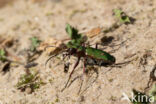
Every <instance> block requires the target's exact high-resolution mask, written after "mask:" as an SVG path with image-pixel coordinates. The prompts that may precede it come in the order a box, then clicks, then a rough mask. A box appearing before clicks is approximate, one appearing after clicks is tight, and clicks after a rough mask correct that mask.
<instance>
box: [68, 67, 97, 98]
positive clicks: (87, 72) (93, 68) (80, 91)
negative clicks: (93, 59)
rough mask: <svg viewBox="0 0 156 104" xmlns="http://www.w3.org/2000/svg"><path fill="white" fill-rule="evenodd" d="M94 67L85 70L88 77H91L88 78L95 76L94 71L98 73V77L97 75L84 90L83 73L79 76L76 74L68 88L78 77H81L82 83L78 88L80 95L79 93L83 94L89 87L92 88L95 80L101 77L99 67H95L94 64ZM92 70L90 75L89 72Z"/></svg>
mask: <svg viewBox="0 0 156 104" xmlns="http://www.w3.org/2000/svg"><path fill="white" fill-rule="evenodd" d="M91 67H92V68H89V69H86V71H85V74H86V75H87V77H89V79H88V80H90V79H91V78H92V77H93V73H96V77H95V79H94V80H93V81H92V82H91V83H90V84H89V85H88V86H87V87H86V88H85V89H84V90H83V91H82V90H81V89H82V86H83V79H82V78H83V75H82V74H81V75H78V76H76V77H75V78H73V79H72V80H71V81H70V83H69V85H68V86H67V88H69V87H70V86H71V84H72V83H73V82H74V81H76V80H77V79H79V78H80V79H81V84H80V88H79V90H78V95H79V94H83V93H84V92H85V91H87V89H88V88H90V87H91V86H92V85H93V84H94V83H95V82H96V80H97V78H98V77H99V72H98V68H95V67H94V66H91ZM91 71H93V73H92V74H91V76H88V74H89V73H90V72H91Z"/></svg>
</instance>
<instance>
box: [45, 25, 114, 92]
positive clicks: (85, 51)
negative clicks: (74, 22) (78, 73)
mask: <svg viewBox="0 0 156 104" xmlns="http://www.w3.org/2000/svg"><path fill="white" fill-rule="evenodd" d="M66 32H67V34H68V35H69V36H70V38H71V40H70V41H69V42H68V43H67V44H66V45H65V47H66V48H67V53H66V55H65V57H66V56H69V57H70V55H74V56H76V57H77V61H76V63H75V65H74V67H73V69H72V71H71V73H70V75H69V78H68V80H67V83H66V84H65V87H64V88H63V89H62V91H63V90H64V89H65V88H66V87H67V85H68V83H69V81H70V79H71V76H72V74H73V72H74V70H75V69H76V67H77V66H78V64H79V62H80V60H81V58H83V60H84V62H83V66H84V67H83V73H84V72H85V65H87V64H95V65H99V66H105V65H112V64H114V63H115V57H114V56H112V55H110V54H109V53H107V52H105V51H102V50H100V49H97V47H96V48H92V47H90V46H85V40H84V37H83V36H82V34H79V33H78V30H77V29H76V28H74V27H72V26H70V25H69V24H67V26H66ZM52 57H53V56H52ZM52 57H50V58H49V59H48V60H47V61H46V63H47V62H48V61H49V60H50V59H51V58H52Z"/></svg>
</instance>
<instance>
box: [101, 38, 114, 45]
mask: <svg viewBox="0 0 156 104" xmlns="http://www.w3.org/2000/svg"><path fill="white" fill-rule="evenodd" d="M113 40H114V37H112V36H104V37H102V38H101V45H103V46H106V45H109V44H110V43H112V41H113Z"/></svg>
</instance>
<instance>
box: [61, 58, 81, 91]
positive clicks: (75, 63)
mask: <svg viewBox="0 0 156 104" xmlns="http://www.w3.org/2000/svg"><path fill="white" fill-rule="evenodd" d="M80 58H81V57H78V60H77V62H76V63H75V65H74V67H73V70H72V71H71V73H70V75H69V78H68V81H67V83H66V85H65V87H64V88H63V89H62V90H61V91H64V89H65V88H66V87H67V85H68V83H69V80H70V78H71V76H72V74H73V72H74V70H75V68H76V67H77V65H78V64H79V62H80Z"/></svg>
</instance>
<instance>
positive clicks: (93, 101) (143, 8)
mask: <svg viewBox="0 0 156 104" xmlns="http://www.w3.org/2000/svg"><path fill="white" fill-rule="evenodd" d="M116 8H121V9H122V10H123V11H124V12H126V13H127V14H128V15H129V16H131V17H133V18H135V19H136V21H135V23H134V24H129V25H124V24H123V25H121V26H120V27H119V28H117V29H115V30H113V31H110V32H108V33H100V34H99V35H97V36H95V37H94V38H93V39H92V40H93V43H96V42H101V38H102V37H104V36H108V37H113V38H114V39H113V40H112V42H111V43H110V45H112V44H114V45H115V44H121V43H122V42H123V41H126V42H124V43H123V44H122V45H117V46H114V47H109V46H101V47H100V48H104V49H105V51H108V52H109V51H112V50H115V51H114V52H112V53H111V54H112V55H114V56H115V57H116V63H120V62H125V61H129V60H133V61H131V62H130V63H128V64H126V65H123V66H122V67H113V68H112V69H111V70H109V69H110V68H111V67H97V72H98V73H96V72H92V71H91V72H90V74H88V75H85V76H84V77H83V79H84V83H83V86H82V88H81V92H80V94H78V92H79V88H80V85H81V80H80V78H78V79H76V80H75V81H74V82H73V83H72V84H71V86H70V87H68V88H66V89H65V90H64V91H63V92H61V89H62V88H63V87H64V85H65V83H66V81H67V79H68V76H69V72H70V71H71V69H72V67H73V65H74V63H75V62H76V58H75V57H71V60H72V61H71V66H70V70H69V72H68V73H64V69H63V63H59V62H60V60H59V59H57V58H54V59H53V60H51V61H50V62H49V63H48V65H47V66H46V68H45V66H44V64H45V62H46V60H47V59H48V57H49V56H48V55H47V54H46V53H45V52H42V54H41V55H40V56H39V57H38V58H37V59H36V60H35V62H37V63H38V65H37V66H36V67H35V68H34V69H36V70H38V71H39V75H40V77H41V79H42V80H43V82H44V83H45V84H44V85H42V86H41V87H40V88H39V89H37V90H35V91H34V92H33V93H31V94H28V93H27V92H21V91H20V90H18V89H17V88H16V87H15V85H16V84H17V82H18V80H19V77H20V75H21V74H23V73H24V72H25V68H24V67H23V66H22V65H13V66H12V67H10V70H9V71H8V72H6V73H5V74H4V73H2V71H1V72H0V102H1V103H0V104H128V103H129V102H128V101H123V100H122V96H123V95H122V94H123V93H126V94H127V95H129V96H130V95H131V92H132V89H136V90H139V91H142V92H144V89H145V87H147V83H148V80H149V75H150V72H151V70H152V68H153V66H154V65H155V62H156V46H155V43H156V37H155V36H156V33H155V29H156V0H148V1H147V0H131V1H129V0H109V1H106V0H0V39H8V38H11V39H13V40H14V42H13V44H12V46H10V47H5V48H6V49H7V50H8V51H9V52H10V53H11V54H12V55H14V56H16V57H18V58H20V61H21V62H23V63H26V56H25V53H24V52H23V53H22V54H21V52H22V51H24V50H25V49H28V48H29V46H30V40H29V38H31V37H33V36H37V37H38V38H39V39H40V40H42V41H47V40H48V39H49V38H56V39H58V40H61V39H65V38H67V34H66V33H65V26H66V23H69V24H71V25H73V26H74V27H76V28H78V29H79V30H80V32H87V31H88V30H90V29H92V28H95V27H102V28H103V29H107V28H109V27H111V26H112V25H113V24H114V23H115V22H116V19H115V17H114V16H113V12H112V10H113V9H116ZM93 43H92V44H93ZM147 53H149V54H148V55H147ZM145 56H147V57H145ZM3 65H4V63H0V67H1V68H0V70H2V67H3ZM82 69H83V64H82V62H80V64H79V66H78V67H77V70H76V71H75V73H74V74H73V76H72V79H74V78H76V77H77V76H81V75H82V73H83V71H82Z"/></svg>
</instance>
